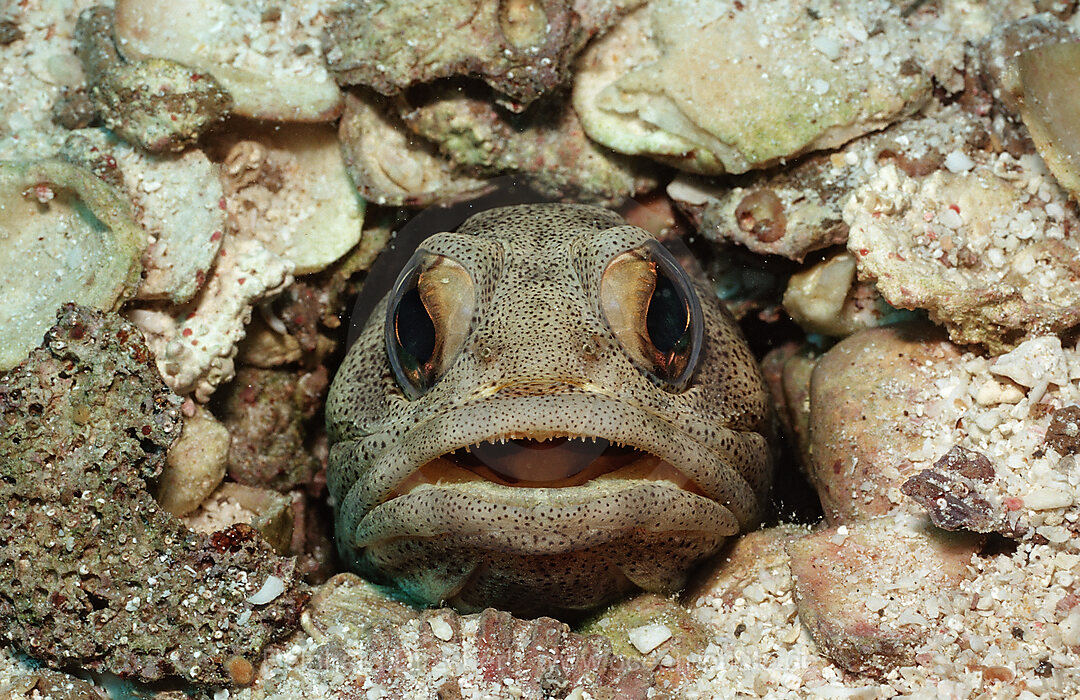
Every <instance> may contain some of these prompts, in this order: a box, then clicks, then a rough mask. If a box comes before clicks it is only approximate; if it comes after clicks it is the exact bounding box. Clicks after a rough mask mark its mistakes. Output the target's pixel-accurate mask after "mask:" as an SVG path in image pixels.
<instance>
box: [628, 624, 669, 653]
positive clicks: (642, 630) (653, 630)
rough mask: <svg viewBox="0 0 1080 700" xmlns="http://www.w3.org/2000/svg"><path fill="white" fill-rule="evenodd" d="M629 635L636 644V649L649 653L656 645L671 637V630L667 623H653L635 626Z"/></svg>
mask: <svg viewBox="0 0 1080 700" xmlns="http://www.w3.org/2000/svg"><path fill="white" fill-rule="evenodd" d="M629 636H630V643H631V644H633V645H634V648H635V649H637V650H638V651H640V652H641V653H642V654H648V653H649V652H650V651H652V650H653V649H655V648H656V647H658V646H660V645H661V644H663V643H664V642H666V641H667V640H669V639H671V630H670V629H668V627H667V625H663V624H660V623H653V624H651V625H642V626H641V627H635V628H634V629H632V630H630V634H629Z"/></svg>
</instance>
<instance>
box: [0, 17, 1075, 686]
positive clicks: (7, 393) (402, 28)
mask: <svg viewBox="0 0 1080 700" xmlns="http://www.w3.org/2000/svg"><path fill="white" fill-rule="evenodd" d="M1076 5H1077V4H1076V3H1075V2H1071V1H1068V0H988V1H986V2H975V1H963V0H956V1H950V0H903V1H900V0H897V1H895V2H890V1H889V0H872V1H869V2H867V1H865V0H864V1H860V2H855V1H851V2H841V1H839V0H833V1H830V2H817V1H814V0H796V1H793V2H781V1H779V0H771V1H769V0H765V1H757V0H733V1H732V2H724V1H720V0H651V1H649V2H645V1H644V0H576V1H567V2H563V1H560V0H542V1H541V0H535V1H531V0H503V1H501V2H495V1H493V0H491V1H489V0H473V1H472V2H432V1H429V0H423V1H420V2H416V1H414V2H398V1H395V0H382V1H381V2H375V1H362V0H339V1H337V2H333V1H331V0H326V1H325V2H299V1H296V2H278V1H276V0H236V1H234V2H218V1H214V0H174V1H173V2H170V3H151V2H146V1H145V0H116V1H115V2H114V3H112V4H95V3H93V2H90V1H89V0H86V1H84V0H22V1H20V2H8V3H4V4H3V5H0V113H2V119H0V268H2V269H3V270H4V273H5V274H4V282H3V284H2V285H0V372H3V373H2V374H0V416H2V420H0V505H2V506H3V510H2V512H0V697H5V698H8V697H10V698H46V697H49V698H72V699H74V698H95V697H114V698H121V697H123V698H128V697H134V698H158V699H159V700H166V699H170V700H176V699H177V698H184V697H194V698H213V699H214V700H221V699H223V698H245V699H250V700H255V699H257V698H323V697H332V698H365V699H366V698H440V699H450V698H486V697H509V698H572V699H573V700H585V699H586V698H665V697H670V698H728V697H732V698H734V697H800V698H803V697H810V698H851V697H855V698H879V697H880V698H891V697H912V698H937V697H942V698H999V697H1000V698H1013V697H1023V698H1034V697H1050V698H1067V697H1076V696H1077V695H1080V526H1078V523H1077V521H1078V517H1080V463H1078V455H1080V347H1078V344H1077V343H1078V333H1077V330H1076V329H1077V327H1078V326H1080V280H1078V278H1080V238H1078V231H1080V208H1078V206H1077V192H1080V131H1078V129H1080V127H1078V124H1080V98H1078V97H1077V95H1078V94H1080V90H1076V89H1075V87H1076V85H1077V82H1078V81H1080V13H1078V12H1077V6H1076ZM507 177H510V178H515V179H517V180H521V181H528V182H529V183H530V184H531V186H532V187H533V188H534V189H535V190H536V191H537V192H538V193H540V195H541V196H544V197H546V198H548V199H551V200H556V201H570V202H588V203H596V204H602V205H606V206H610V207H613V208H616V209H617V210H618V211H620V212H621V213H623V214H624V215H625V216H627V217H628V219H629V220H630V221H632V222H633V223H636V224H638V225H641V226H643V227H645V228H648V229H649V230H652V231H654V232H655V233H657V234H658V235H660V236H661V237H666V238H668V239H672V238H675V237H680V236H681V237H682V238H683V239H684V240H685V241H686V242H687V243H688V244H689V245H690V247H691V248H692V250H693V251H694V252H695V253H697V254H699V255H700V262H701V264H702V266H703V267H704V268H705V270H706V271H707V272H708V273H709V274H710V275H711V278H712V280H713V282H714V286H715V289H716V292H717V294H718V295H720V297H721V298H722V299H724V300H725V301H726V302H727V303H728V305H729V307H730V309H731V310H732V312H733V313H734V314H735V315H736V316H737V317H738V318H739V319H740V320H741V322H742V324H743V328H744V330H745V332H746V334H747V336H748V338H749V340H750V342H751V345H752V347H753V348H754V350H755V352H757V354H758V356H759V358H760V359H761V361H762V368H763V371H764V375H765V378H766V381H767V383H768V385H769V388H770V392H771V395H772V397H773V399H774V403H775V407H776V413H777V416H778V420H779V423H780V424H781V426H782V428H781V433H782V435H783V441H782V445H781V448H782V458H781V460H780V464H779V467H778V472H777V475H776V487H775V491H776V495H775V496H774V498H773V506H772V512H771V513H770V514H769V515H768V516H767V517H766V520H765V522H764V523H763V526H762V528H761V529H759V530H757V531H755V532H752V533H748V534H745V535H743V536H741V537H739V538H737V539H736V540H734V541H733V542H731V543H730V545H729V546H727V547H726V548H725V549H724V550H723V551H722V552H721V553H720V554H719V555H718V556H717V557H715V558H714V559H713V560H711V561H708V562H705V563H704V564H703V565H702V566H701V567H700V569H699V570H698V571H697V572H696V573H695V574H694V576H693V577H692V580H691V583H690V584H689V586H688V587H687V589H686V590H684V591H682V592H680V593H679V594H677V595H674V594H673V595H672V596H671V597H663V596H659V595H655V594H643V595H640V596H637V597H634V598H631V599H630V600H627V601H622V602H620V603H617V604H615V605H613V606H612V607H610V608H609V609H606V610H601V611H598V612H597V613H596V614H595V615H594V616H592V617H591V618H589V619H587V620H585V621H584V622H576V623H575V626H574V627H573V628H571V627H570V626H568V625H566V624H564V623H562V622H558V621H556V620H553V619H550V618H538V619H535V620H521V619H517V618H514V617H512V616H511V615H509V614H508V613H506V612H500V611H497V610H486V611H483V612H481V613H477V614H470V615H461V614H458V613H457V612H454V611H453V610H450V609H429V610H421V609H418V608H416V607H414V606H412V605H410V604H408V602H407V601H406V600H404V599H403V598H402V597H401V595H400V594H398V593H396V592H395V591H394V590H392V589H388V588H384V587H380V586H376V585H374V584H371V583H369V582H366V581H364V580H363V579H361V578H359V577H357V576H355V575H353V574H350V573H343V572H342V571H341V567H340V564H339V563H338V562H337V561H336V559H335V555H334V552H333V549H334V548H333V544H332V537H333V533H332V532H331V531H330V525H329V523H330V522H331V520H332V518H331V517H330V512H329V508H328V506H327V502H326V486H325V464H326V454H327V446H326V437H325V433H324V429H323V427H322V419H323V418H322V407H323V402H324V399H325V395H326V389H327V386H328V384H329V381H330V379H331V378H332V376H333V372H334V369H335V367H336V365H337V363H339V362H340V360H341V356H342V352H343V346H344V343H345V341H346V333H347V331H348V327H349V321H348V312H349V305H350V304H351V303H352V300H353V299H354V297H355V295H356V294H357V292H358V290H359V289H360V287H361V285H363V283H364V282H365V280H368V279H369V278H372V279H373V278H375V277H376V276H377V275H378V274H380V269H379V265H380V263H377V262H375V260H376V256H377V255H378V254H379V252H380V251H381V250H382V249H383V248H384V247H385V246H386V245H387V242H388V241H389V240H391V239H392V237H393V235H394V234H395V233H396V232H397V231H399V230H400V229H401V228H402V226H403V224H404V223H405V222H406V221H408V220H410V218H412V217H413V215H414V214H416V213H418V212H420V211H422V210H424V208H426V207H431V206H434V205H441V204H446V203H450V202H460V201H465V200H469V199H471V198H473V197H477V196H480V195H483V194H485V193H488V192H490V191H491V190H492V189H494V188H497V187H498V186H499V184H500V183H505V181H506V178H507ZM403 245H404V244H403ZM373 263H374V264H375V267H372V265H373ZM381 264H383V265H386V264H388V263H385V262H382V263H381ZM369 271H370V274H369Z"/></svg>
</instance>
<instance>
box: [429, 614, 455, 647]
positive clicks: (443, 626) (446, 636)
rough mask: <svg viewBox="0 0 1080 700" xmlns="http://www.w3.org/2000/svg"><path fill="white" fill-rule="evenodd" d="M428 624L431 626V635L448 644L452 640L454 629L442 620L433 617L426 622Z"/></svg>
mask: <svg viewBox="0 0 1080 700" xmlns="http://www.w3.org/2000/svg"><path fill="white" fill-rule="evenodd" d="M428 624H429V625H431V633H432V634H434V635H435V636H436V637H438V638H439V639H441V640H443V641H444V642H449V641H450V640H451V639H452V638H453V636H454V628H453V627H451V626H450V623H449V622H447V621H446V620H444V619H443V618H441V617H433V618H431V619H430V620H428Z"/></svg>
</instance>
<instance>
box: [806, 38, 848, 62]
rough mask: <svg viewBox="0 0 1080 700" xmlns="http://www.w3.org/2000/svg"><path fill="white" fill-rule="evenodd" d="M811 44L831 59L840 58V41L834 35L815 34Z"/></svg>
mask: <svg viewBox="0 0 1080 700" xmlns="http://www.w3.org/2000/svg"><path fill="white" fill-rule="evenodd" d="M810 44H811V45H812V46H813V47H814V48H815V49H817V50H818V51H820V52H821V53H822V54H823V55H824V56H825V58H827V59H829V60H830V61H835V60H836V59H838V58H840V48H841V47H840V42H839V41H837V40H836V39H833V38H832V37H827V36H821V35H819V36H815V37H814V38H813V39H811V40H810Z"/></svg>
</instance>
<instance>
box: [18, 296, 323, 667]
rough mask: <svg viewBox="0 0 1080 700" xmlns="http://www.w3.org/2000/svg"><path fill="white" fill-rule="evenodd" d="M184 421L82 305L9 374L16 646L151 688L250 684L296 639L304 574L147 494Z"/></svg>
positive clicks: (137, 343)
mask: <svg viewBox="0 0 1080 700" xmlns="http://www.w3.org/2000/svg"><path fill="white" fill-rule="evenodd" d="M179 407H180V399H179V397H177V396H176V395H175V394H173V393H172V392H171V391H169V390H168V389H167V388H166V387H165V386H164V384H162V382H161V379H160V377H159V376H158V373H157V370H156V369H155V367H154V363H153V359H152V357H151V355H150V351H149V350H148V349H147V347H146V345H145V344H144V343H143V341H142V338H141V336H140V334H139V332H138V330H137V329H136V328H135V327H134V326H132V325H130V324H128V323H126V322H125V321H123V320H122V319H121V318H120V317H118V316H116V315H115V314H103V313H100V312H97V311H93V310H90V309H86V308H82V307H76V306H74V305H68V306H65V307H64V308H63V310H62V312H61V313H60V314H59V320H58V323H57V325H56V326H54V327H53V328H52V329H50V330H49V332H48V334H47V335H46V338H45V343H44V345H43V346H42V347H40V348H38V349H36V350H34V352H33V353H32V355H31V357H30V358H29V359H28V360H27V361H26V362H24V363H23V364H22V365H20V366H19V367H18V368H16V369H14V370H11V371H10V372H8V373H6V374H4V375H0V501H2V502H3V503H4V513H3V516H0V635H2V636H3V637H4V638H5V639H6V640H10V642H11V643H12V644H14V645H15V646H16V647H17V648H18V649H20V650H21V651H23V652H25V653H27V654H30V655H31V656H35V657H37V658H39V659H42V660H44V661H46V662H48V663H49V664H51V665H54V666H70V665H79V666H83V667H85V668H88V669H92V670H95V671H99V672H108V673H112V674H116V675H119V676H122V677H129V678H133V679H138V680H141V681H154V680H158V679H161V678H166V677H180V678H183V679H185V680H186V681H189V682H192V683H196V684H199V685H214V686H221V685H232V684H236V683H239V684H245V683H248V682H250V681H251V670H252V668H253V664H254V663H255V662H257V661H258V659H259V657H260V656H261V654H262V651H263V648H264V646H265V645H266V644H268V643H269V642H271V641H273V640H275V639H278V638H279V637H281V636H283V635H285V634H287V633H288V632H289V631H290V630H291V629H293V628H294V627H295V626H296V624H297V621H298V616H299V608H300V606H301V605H302V604H303V602H304V600H305V598H306V596H305V595H304V594H303V593H301V592H300V591H299V590H297V586H296V581H295V577H294V568H295V564H294V562H293V561H292V560H289V559H282V558H279V557H278V556H276V555H275V554H274V553H273V552H272V551H271V550H270V548H269V547H268V546H267V545H266V544H265V543H264V542H263V541H262V540H261V539H260V538H259V537H258V535H257V534H256V533H255V531H254V530H252V529H251V528H245V527H242V526H237V527H233V528H231V529H229V530H226V531H224V532H216V533H213V534H212V535H198V534H195V533H193V532H191V531H190V530H188V529H187V528H186V527H184V525H183V524H182V523H181V522H180V521H179V520H177V519H175V518H173V517H172V516H171V515H169V514H168V513H166V512H165V511H164V510H162V509H161V508H160V507H159V506H158V504H157V503H156V502H155V501H154V499H153V497H152V496H151V495H150V493H149V491H147V488H146V480H147V479H151V478H154V477H156V476H157V475H158V474H159V473H160V471H161V468H162V464H163V463H164V461H165V458H166V451H167V449H168V448H169V446H170V445H171V444H172V442H173V441H174V439H175V438H176V436H177V435H178V434H179V433H180V430H181V417H180V410H179ZM271 593H275V594H276V595H273V596H271V595H270V594H271Z"/></svg>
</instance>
